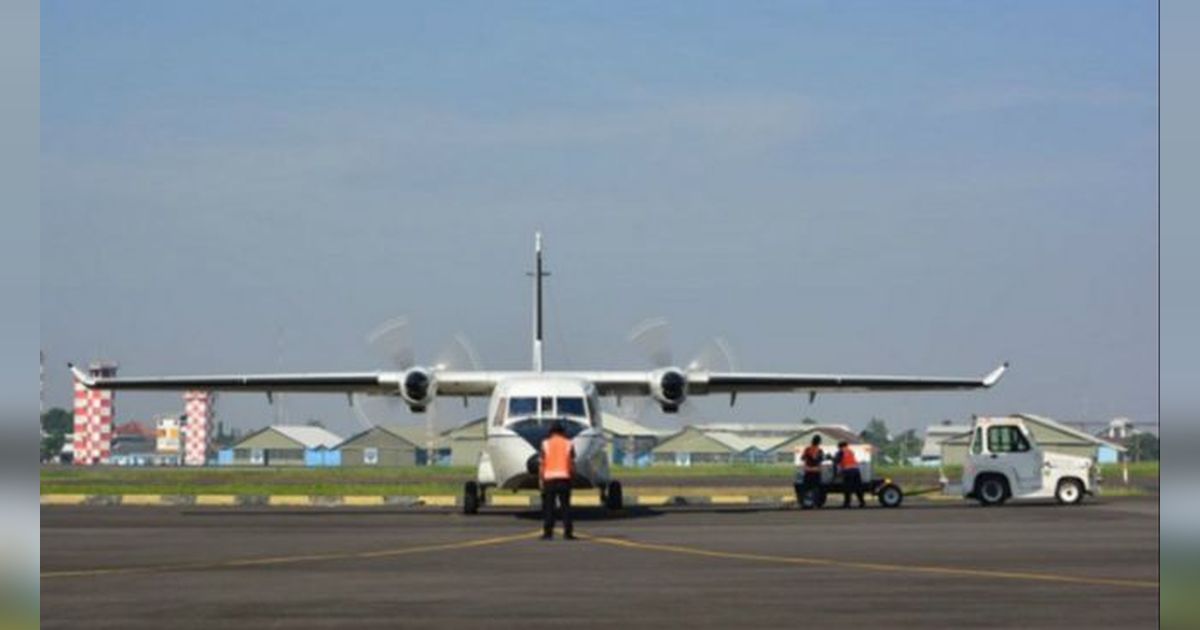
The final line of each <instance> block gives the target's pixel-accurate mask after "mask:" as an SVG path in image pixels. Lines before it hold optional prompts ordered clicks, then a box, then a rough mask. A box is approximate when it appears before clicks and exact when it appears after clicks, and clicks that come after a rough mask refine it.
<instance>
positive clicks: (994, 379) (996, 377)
mask: <svg viewBox="0 0 1200 630" xmlns="http://www.w3.org/2000/svg"><path fill="white" fill-rule="evenodd" d="M1007 371H1008V361H1005V362H1004V363H1001V364H1000V367H998V368H996V369H994V370H992V371H991V372H989V373H988V375H987V376H985V377H983V386H984V387H991V386H992V385H995V384H996V383H999V382H1000V379H1001V378H1003V377H1004V373H1005V372H1007Z"/></svg>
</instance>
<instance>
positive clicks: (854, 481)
mask: <svg viewBox="0 0 1200 630" xmlns="http://www.w3.org/2000/svg"><path fill="white" fill-rule="evenodd" d="M842 488H843V490H844V491H843V493H842V507H850V495H851V494H854V495H856V496H857V497H858V506H859V507H863V506H864V505H866V502H865V501H863V482H862V473H860V472H859V471H858V469H857V468H848V469H846V470H843V471H842Z"/></svg>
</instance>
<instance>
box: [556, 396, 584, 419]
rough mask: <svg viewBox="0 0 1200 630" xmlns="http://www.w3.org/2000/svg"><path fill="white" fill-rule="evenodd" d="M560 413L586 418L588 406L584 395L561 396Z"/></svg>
mask: <svg viewBox="0 0 1200 630" xmlns="http://www.w3.org/2000/svg"><path fill="white" fill-rule="evenodd" d="M558 415H560V416H570V417H575V418H586V417H587V408H586V407H585V406H584V404H583V397H582V396H565V397H562V396H560V397H559V399H558Z"/></svg>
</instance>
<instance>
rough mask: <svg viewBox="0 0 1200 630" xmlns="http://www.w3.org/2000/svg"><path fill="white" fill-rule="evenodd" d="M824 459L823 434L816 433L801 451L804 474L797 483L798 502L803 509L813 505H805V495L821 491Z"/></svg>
mask: <svg viewBox="0 0 1200 630" xmlns="http://www.w3.org/2000/svg"><path fill="white" fill-rule="evenodd" d="M823 459H825V452H824V451H822V450H821V436H819V435H814V436H813V437H812V442H811V443H810V444H809V445H808V446H807V447H805V448H804V451H803V452H802V453H800V462H801V465H802V466H803V472H804V476H803V477H801V478H800V479H801V481H800V483H798V484H796V503H797V504H798V505H799V506H800V508H801V509H804V510H807V509H808V508H810V507H812V505H809V506H805V505H804V497H806V496H808V493H809V492H814V491H819V490H820V488H821V460H823ZM814 504H815V503H814Z"/></svg>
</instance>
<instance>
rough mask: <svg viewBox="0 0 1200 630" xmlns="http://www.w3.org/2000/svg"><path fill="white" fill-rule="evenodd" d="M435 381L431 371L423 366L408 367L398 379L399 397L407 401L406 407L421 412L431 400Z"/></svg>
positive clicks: (434, 389)
mask: <svg viewBox="0 0 1200 630" xmlns="http://www.w3.org/2000/svg"><path fill="white" fill-rule="evenodd" d="M436 389H437V382H436V381H435V380H434V378H433V373H432V372H430V371H429V370H428V369H425V368H419V367H415V368H410V369H409V370H408V371H407V372H405V373H404V378H403V379H401V381H400V397H401V398H403V399H404V402H406V403H408V408H409V409H411V410H413V411H416V412H421V411H425V408H426V407H428V406H429V403H431V402H433V397H434V394H435V391H436Z"/></svg>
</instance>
